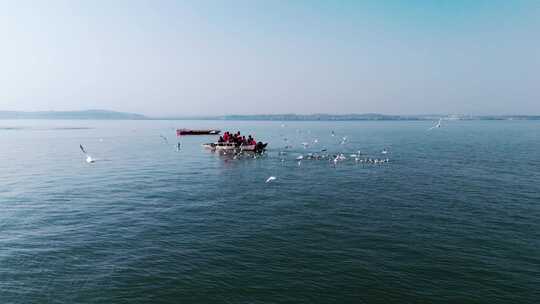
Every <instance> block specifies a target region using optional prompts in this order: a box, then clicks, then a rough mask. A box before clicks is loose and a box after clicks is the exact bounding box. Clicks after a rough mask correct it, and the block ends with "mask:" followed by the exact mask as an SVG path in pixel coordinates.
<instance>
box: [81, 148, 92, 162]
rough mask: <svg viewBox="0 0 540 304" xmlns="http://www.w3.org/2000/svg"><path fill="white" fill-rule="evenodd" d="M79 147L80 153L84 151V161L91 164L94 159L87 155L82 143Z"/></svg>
mask: <svg viewBox="0 0 540 304" xmlns="http://www.w3.org/2000/svg"><path fill="white" fill-rule="evenodd" d="M79 148H81V151H82V153H84V155H86V162H87V163H89V164H91V163H94V162H95V160H94V159H93V158H92V156H90V155H88V153H87V152H86V149H85V148H84V147H83V145H79Z"/></svg>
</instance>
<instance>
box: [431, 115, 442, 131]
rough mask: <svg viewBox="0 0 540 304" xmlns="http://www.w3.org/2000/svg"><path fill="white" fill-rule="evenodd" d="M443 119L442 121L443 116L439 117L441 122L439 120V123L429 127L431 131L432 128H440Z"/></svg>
mask: <svg viewBox="0 0 540 304" xmlns="http://www.w3.org/2000/svg"><path fill="white" fill-rule="evenodd" d="M441 121H442V118H439V122H437V124H436V125H434V126H433V127H431V128H429V129H428V131H431V130H433V129H436V128H440V127H441Z"/></svg>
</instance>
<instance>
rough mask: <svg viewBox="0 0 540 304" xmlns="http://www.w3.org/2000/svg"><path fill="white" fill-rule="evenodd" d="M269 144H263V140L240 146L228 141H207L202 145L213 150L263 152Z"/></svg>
mask: <svg viewBox="0 0 540 304" xmlns="http://www.w3.org/2000/svg"><path fill="white" fill-rule="evenodd" d="M267 145H268V144H263V143H262V142H259V143H257V144H256V145H242V146H238V145H236V144H235V143H228V142H217V143H207V144H203V145H202V146H203V147H204V148H206V149H209V150H212V151H223V152H228V151H232V152H255V153H262V152H264V150H265V149H266V146H267Z"/></svg>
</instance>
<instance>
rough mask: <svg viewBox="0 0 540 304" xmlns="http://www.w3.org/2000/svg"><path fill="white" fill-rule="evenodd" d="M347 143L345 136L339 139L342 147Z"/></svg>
mask: <svg viewBox="0 0 540 304" xmlns="http://www.w3.org/2000/svg"><path fill="white" fill-rule="evenodd" d="M346 143H347V136H343V138H341V144H342V145H344V144H346Z"/></svg>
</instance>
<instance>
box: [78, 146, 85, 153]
mask: <svg viewBox="0 0 540 304" xmlns="http://www.w3.org/2000/svg"><path fill="white" fill-rule="evenodd" d="M79 148H81V151H82V152H83V153H84V154H86V150H85V149H84V147H83V145H79Z"/></svg>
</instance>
